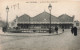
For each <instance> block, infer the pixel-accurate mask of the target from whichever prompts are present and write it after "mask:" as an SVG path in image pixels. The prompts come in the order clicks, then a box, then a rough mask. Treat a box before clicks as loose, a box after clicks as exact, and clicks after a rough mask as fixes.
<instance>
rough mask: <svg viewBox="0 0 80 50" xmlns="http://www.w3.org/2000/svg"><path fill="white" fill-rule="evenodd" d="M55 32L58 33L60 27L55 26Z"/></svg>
mask: <svg viewBox="0 0 80 50" xmlns="http://www.w3.org/2000/svg"><path fill="white" fill-rule="evenodd" d="M55 32H56V33H57V34H58V27H57V26H55ZM62 33H64V27H62Z"/></svg>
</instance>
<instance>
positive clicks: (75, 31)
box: [73, 27, 77, 36]
mask: <svg viewBox="0 0 80 50" xmlns="http://www.w3.org/2000/svg"><path fill="white" fill-rule="evenodd" d="M73 31H74V32H73V33H74V36H77V27H74V28H73Z"/></svg>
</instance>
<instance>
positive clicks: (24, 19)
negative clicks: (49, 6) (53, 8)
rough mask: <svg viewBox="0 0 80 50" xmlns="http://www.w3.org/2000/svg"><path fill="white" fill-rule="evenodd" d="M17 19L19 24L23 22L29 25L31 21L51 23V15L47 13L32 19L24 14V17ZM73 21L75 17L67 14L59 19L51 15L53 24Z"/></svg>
mask: <svg viewBox="0 0 80 50" xmlns="http://www.w3.org/2000/svg"><path fill="white" fill-rule="evenodd" d="M17 18H18V22H23V23H29V20H30V22H33V23H35V22H37V23H39V22H44V23H46V22H50V14H49V13H47V12H46V11H44V12H42V13H40V14H38V15H36V16H35V17H30V16H29V15H27V14H23V15H22V16H20V17H17ZM73 20H74V17H71V16H69V15H67V14H62V15H60V16H59V17H56V16H54V15H51V22H73Z"/></svg>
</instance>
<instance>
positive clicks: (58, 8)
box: [0, 0, 80, 22]
mask: <svg viewBox="0 0 80 50" xmlns="http://www.w3.org/2000/svg"><path fill="white" fill-rule="evenodd" d="M18 4H19V5H18ZM49 4H51V5H52V10H51V14H52V15H54V16H56V17H58V16H60V15H62V14H67V15H69V16H71V17H72V16H75V20H79V21H80V0H0V17H1V19H2V20H4V21H6V17H7V12H6V7H7V6H8V7H9V12H8V20H9V22H11V21H12V20H14V19H15V18H16V16H21V15H23V14H27V15H29V16H30V17H34V16H36V15H38V14H40V13H42V12H44V11H46V12H48V13H50V12H49V9H48V6H49ZM14 5H15V9H14Z"/></svg>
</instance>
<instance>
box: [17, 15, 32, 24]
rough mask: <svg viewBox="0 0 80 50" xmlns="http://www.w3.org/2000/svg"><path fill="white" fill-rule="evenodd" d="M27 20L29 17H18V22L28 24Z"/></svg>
mask: <svg viewBox="0 0 80 50" xmlns="http://www.w3.org/2000/svg"><path fill="white" fill-rule="evenodd" d="M29 18H30V16H29V15H27V14H23V15H22V16H20V17H18V22H29Z"/></svg>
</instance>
